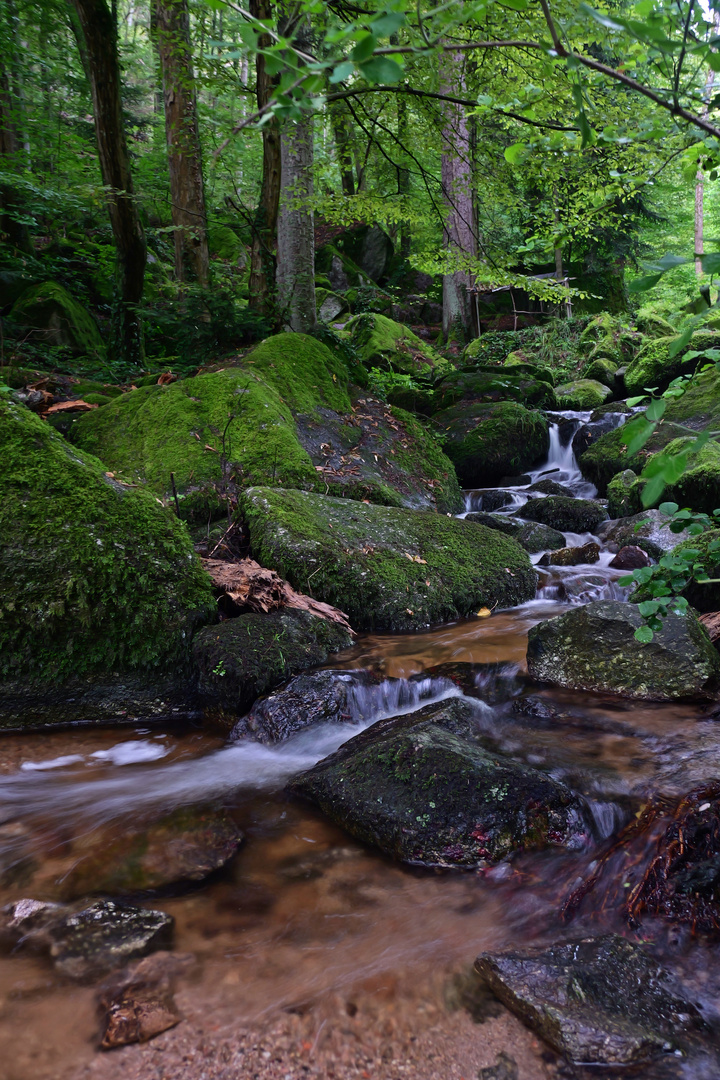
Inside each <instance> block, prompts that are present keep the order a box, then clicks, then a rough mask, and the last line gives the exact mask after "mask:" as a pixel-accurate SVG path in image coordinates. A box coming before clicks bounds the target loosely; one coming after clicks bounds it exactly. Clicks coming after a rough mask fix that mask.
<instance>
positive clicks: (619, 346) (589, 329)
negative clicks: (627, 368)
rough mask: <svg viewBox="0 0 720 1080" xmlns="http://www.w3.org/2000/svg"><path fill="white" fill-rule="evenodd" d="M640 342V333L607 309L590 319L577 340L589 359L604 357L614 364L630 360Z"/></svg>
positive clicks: (641, 340)
mask: <svg viewBox="0 0 720 1080" xmlns="http://www.w3.org/2000/svg"><path fill="white" fill-rule="evenodd" d="M642 343H643V339H642V336H641V334H639V333H638V332H637V331H634V330H631V329H630V327H628V326H626V325H625V324H624V323H623V322H622V321H621V320H620V319H619V318H618V317H617V316H616V315H611V314H610V313H609V312H607V311H604V312H601V313H600V314H599V315H596V316H595V317H594V318H593V319H591V320H590V322H589V323H588V324H587V326H586V327H585V329H584V330H583V331H582V333H581V334H580V340H579V344H580V349H581V350H582V352H584V353H585V355H586V356H587V357H588V360H589V361H594V360H597V359H601V358H604V359H608V360H611V361H613V362H614V363H615V364H616V365H619V364H626V363H627V362H628V361H629V360H632V358H633V357H634V356H635V353H636V352H637V350H638V348H640V346H641V345H642Z"/></svg>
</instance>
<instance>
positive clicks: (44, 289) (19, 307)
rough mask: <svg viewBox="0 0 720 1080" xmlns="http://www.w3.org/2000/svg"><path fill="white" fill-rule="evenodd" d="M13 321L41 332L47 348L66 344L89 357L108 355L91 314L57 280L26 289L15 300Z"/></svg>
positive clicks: (11, 315)
mask: <svg viewBox="0 0 720 1080" xmlns="http://www.w3.org/2000/svg"><path fill="white" fill-rule="evenodd" d="M10 319H11V321H12V322H14V323H17V325H18V326H24V327H27V328H28V329H31V330H37V331H39V332H40V333H41V335H42V336H43V338H44V340H45V342H46V343H47V344H48V345H67V346H69V347H70V348H72V349H74V350H75V351H76V352H78V353H83V354H85V355H87V356H94V357H104V356H105V345H104V344H103V340H102V337H101V336H100V331H99V330H98V328H97V325H96V323H95V320H94V319H93V317H92V315H91V314H90V312H89V311H87V310H86V309H85V308H84V307H83V306H82V304H80V303H78V301H77V300H75V299H74V298H73V297H72V296H71V295H70V293H69V292H68V291H67V289H65V288H63V286H62V285H59V284H58V283H57V282H56V281H44V282H43V283H42V284H41V285H31V286H30V288H29V289H26V290H25V292H24V293H23V294H22V296H21V297H20V298H19V300H16V301H15V303H14V305H13V307H12V310H11V312H10Z"/></svg>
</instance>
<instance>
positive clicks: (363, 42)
mask: <svg viewBox="0 0 720 1080" xmlns="http://www.w3.org/2000/svg"><path fill="white" fill-rule="evenodd" d="M376 44H377V42H376V40H375V37H374V36H373V34H364V35H363V37H361V38H360V40H359V41H358V43H357V45H356V46H355V48H354V49H353V51H352V52H351V53H350V59H351V60H352V61H353V63H355V64H363V63H364V62H365V61H366V60H369V59H370V57H371V56H372V54H373V53H374V52H375V46H376Z"/></svg>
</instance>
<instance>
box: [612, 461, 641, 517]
mask: <svg viewBox="0 0 720 1080" xmlns="http://www.w3.org/2000/svg"><path fill="white" fill-rule="evenodd" d="M645 483H646V481H645V480H641V479H640V477H639V476H637V474H636V473H634V472H633V471H632V469H624V470H623V471H622V472H619V473H617V475H616V476H613V478H612V480H611V481H610V483H609V484H608V486H607V500H608V514H609V515H610V517H611V518H623V517H631V516H632V515H633V514H640V513H641V512H642V508H643V505H642V498H641V495H642V490H643V488H644V487H645Z"/></svg>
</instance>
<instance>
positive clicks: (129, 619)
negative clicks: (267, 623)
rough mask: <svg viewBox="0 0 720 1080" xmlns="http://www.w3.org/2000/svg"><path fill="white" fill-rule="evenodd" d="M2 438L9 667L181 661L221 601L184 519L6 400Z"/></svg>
mask: <svg viewBox="0 0 720 1080" xmlns="http://www.w3.org/2000/svg"><path fill="white" fill-rule="evenodd" d="M107 407H108V408H109V406H107ZM102 411H103V410H98V412H102ZM0 445H2V449H3V470H2V477H1V478H0V537H1V538H2V542H1V543H0V674H1V675H2V677H3V678H4V679H21V678H22V679H26V680H28V681H37V682H43V681H44V680H64V679H66V678H70V677H73V676H81V675H84V674H87V673H89V672H100V673H103V672H104V673H107V672H117V671H119V670H120V671H135V670H146V669H160V670H162V669H171V668H174V667H176V666H182V665H184V664H186V662H187V657H188V652H189V644H190V638H191V635H192V631H193V629H194V627H195V626H196V625H197V623H198V622H199V621H206V620H207V619H208V618H211V617H212V614H213V612H214V606H215V605H214V600H213V595H212V590H211V587H210V582H209V579H208V577H207V575H206V574H205V572H204V571H203V569H202V568H201V566H200V564H199V562H198V561H197V559H196V558H195V556H194V554H193V551H192V547H191V545H190V541H189V538H188V535H187V532H186V531H185V527H184V526H183V525H182V524H181V523H180V522H179V521H177V519H176V518H174V517H173V516H172V515H171V514H170V513H169V512H167V511H165V510H164V509H163V508H162V507H160V506H158V504H157V502H156V500H155V499H154V498H153V497H152V496H151V495H149V494H147V493H145V492H142V491H129V490H127V489H125V488H123V487H121V485H119V484H118V483H116V482H115V481H113V480H112V479H110V478H109V477H107V476H106V474H105V471H104V469H103V466H102V465H101V464H100V462H99V461H97V460H95V459H94V458H92V457H90V456H89V455H87V454H84V453H82V452H80V451H77V450H75V449H73V448H72V447H70V446H69V445H68V444H67V443H66V442H65V440H64V439H62V438H61V437H60V436H59V435H57V434H56V433H55V432H54V431H53V429H52V428H50V427H49V426H48V425H47V424H45V423H44V422H43V421H42V420H40V419H39V418H38V417H37V416H35V415H34V414H32V413H30V412H29V411H28V410H27V409H25V408H24V407H23V406H20V405H18V404H16V403H14V402H12V401H7V400H3V399H0Z"/></svg>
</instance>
